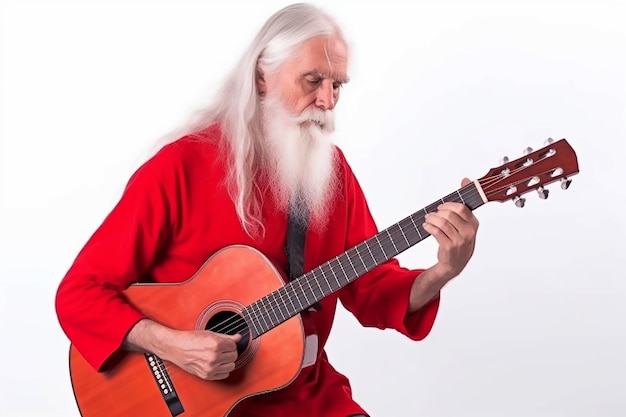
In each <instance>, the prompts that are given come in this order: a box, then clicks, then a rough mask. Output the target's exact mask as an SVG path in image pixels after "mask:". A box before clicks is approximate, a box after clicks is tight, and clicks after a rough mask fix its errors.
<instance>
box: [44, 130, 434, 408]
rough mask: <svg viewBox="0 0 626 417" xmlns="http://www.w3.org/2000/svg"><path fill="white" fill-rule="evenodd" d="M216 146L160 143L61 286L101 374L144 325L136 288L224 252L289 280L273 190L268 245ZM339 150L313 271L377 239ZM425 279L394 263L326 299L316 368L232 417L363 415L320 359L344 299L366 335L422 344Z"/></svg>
mask: <svg viewBox="0 0 626 417" xmlns="http://www.w3.org/2000/svg"><path fill="white" fill-rule="evenodd" d="M219 137H220V132H219V129H218V128H216V127H212V128H209V129H207V130H206V132H205V135H204V137H202V138H198V137H195V138H192V137H185V138H182V139H179V140H177V141H175V142H173V143H171V144H168V145H166V146H164V147H163V148H162V149H161V150H160V151H159V152H158V153H157V154H156V155H155V156H153V157H152V158H151V159H150V160H148V161H147V162H146V163H145V164H143V165H142V166H141V167H140V168H139V169H138V170H137V171H136V172H135V173H134V174H133V176H132V177H131V179H130V181H129V182H128V185H127V187H126V189H125V190H124V193H123V195H122V197H121V199H120V201H119V202H118V204H117V205H116V206H115V207H114V208H113V210H112V211H111V213H110V214H109V215H108V216H107V217H106V218H105V219H104V221H103V223H102V225H101V226H100V227H99V228H98V229H97V230H96V231H95V233H94V234H93V235H92V237H91V238H90V239H89V240H88V242H87V243H86V245H85V246H84V247H83V249H82V250H81V251H80V253H79V254H78V256H77V258H76V260H75V261H74V263H73V265H72V266H71V268H70V269H69V271H68V272H67V274H66V276H65V277H64V279H63V280H62V282H61V284H60V286H59V289H58V293H57V299H56V308H57V314H58V317H59V321H60V323H61V326H62V328H63V330H64V331H65V333H66V334H67V336H68V337H69V339H70V340H71V342H72V344H73V345H74V346H75V347H76V349H78V351H79V352H80V353H81V354H82V355H83V356H84V357H85V359H86V360H87V361H88V362H89V363H90V364H91V365H93V367H94V368H95V369H98V370H103V369H106V366H107V360H108V359H109V358H111V356H112V355H113V354H114V353H115V352H117V351H118V350H119V349H120V346H121V345H122V342H123V340H124V338H125V336H126V334H127V333H128V332H129V330H130V329H131V328H132V327H133V325H134V324H135V323H136V322H137V321H139V320H140V319H142V318H144V315H143V314H142V313H141V312H139V311H137V310H135V309H134V308H133V307H131V306H130V305H128V304H127V303H125V302H124V301H123V300H122V298H121V297H120V296H119V294H120V292H121V291H123V290H124V289H125V288H127V287H128V286H129V285H130V284H132V283H134V282H137V281H153V282H161V283H164V282H182V281H184V280H186V279H188V278H189V277H191V276H192V275H193V274H194V273H195V272H196V271H197V270H198V269H199V268H200V267H201V266H202V264H203V263H204V262H205V261H206V260H207V259H208V258H209V257H210V256H211V255H212V254H214V253H215V252H216V251H218V250H219V249H221V248H223V247H226V246H229V245H233V244H243V245H248V246H251V247H253V248H256V249H258V250H259V251H260V252H262V253H263V254H264V255H265V256H266V257H267V258H268V259H269V260H270V261H271V262H272V263H273V264H274V265H275V266H276V267H277V268H278V269H279V270H281V271H285V269H286V265H287V259H286V255H285V250H284V249H285V239H286V232H287V216H286V215H284V214H282V213H279V212H278V211H277V210H276V208H275V204H274V203H273V199H272V196H271V195H270V193H267V195H266V196H265V199H264V206H263V216H264V219H265V223H264V225H265V237H264V238H263V239H259V240H253V239H252V238H251V237H250V236H248V235H247V234H246V233H245V231H244V230H243V228H242V227H241V224H240V222H239V219H238V217H237V215H236V213H235V210H234V205H233V202H232V200H231V199H230V196H229V194H228V190H227V188H226V186H225V178H226V173H227V167H226V162H225V159H226V158H224V155H223V154H222V151H221V148H220V147H219V145H218V141H219V140H220V139H219ZM337 153H338V158H339V164H338V165H339V167H338V169H339V175H340V178H341V181H340V184H341V185H340V187H339V197H338V198H336V201H335V203H334V205H333V207H332V212H331V213H330V215H329V216H328V219H329V220H328V222H329V223H328V224H327V226H326V228H325V229H324V230H325V231H323V232H319V231H315V230H309V232H308V234H307V238H306V246H305V271H308V270H310V269H313V268H314V267H316V266H318V265H319V264H321V263H323V262H325V261H327V260H329V259H330V258H333V257H334V256H336V255H338V254H340V253H342V252H344V251H345V250H347V249H348V248H351V247H352V246H354V245H356V244H358V243H360V242H362V241H363V240H365V239H367V238H368V237H370V236H372V235H374V234H375V233H377V228H376V225H375V223H374V220H373V219H372V216H371V214H370V211H369V209H368V206H367V203H366V200H365V197H364V195H363V192H362V190H361V188H360V186H359V184H358V182H357V180H356V178H355V176H354V174H353V173H352V170H351V169H350V167H349V165H348V163H347V162H346V160H345V158H344V156H343V154H342V153H341V152H340V151H339V150H337ZM420 272H421V271H420V270H408V269H404V268H401V267H400V266H399V265H398V263H397V262H396V261H395V260H391V261H389V262H387V263H385V264H383V265H380V266H379V267H376V268H375V269H374V270H373V271H371V272H369V273H367V274H365V275H364V276H362V277H361V278H359V279H357V280H356V281H355V282H353V283H351V284H349V285H347V286H346V287H344V288H342V289H341V290H339V291H337V292H336V293H334V294H332V295H330V296H328V297H327V298H325V299H324V300H323V301H322V302H321V306H322V308H321V311H319V312H315V313H312V314H311V316H312V317H313V321H314V324H315V328H316V330H317V331H316V332H317V334H318V337H319V348H318V352H319V353H318V357H317V360H316V362H315V364H314V365H312V366H308V367H306V368H303V370H302V372H301V373H300V375H299V376H298V377H297V378H296V379H295V380H294V381H293V382H292V383H291V384H290V385H289V386H288V387H286V388H285V389H283V390H280V391H277V392H275V393H271V394H266V395H262V396H257V397H253V398H251V399H248V400H246V401H244V402H243V403H242V404H241V405H240V406H238V407H237V408H236V409H235V411H234V412H233V413H231V415H230V416H239V415H242V416H243V415H246V416H257V415H258V416H270V415H271V416H277V417H279V416H289V417H291V416H294V415H298V416H300V417H306V416H322V415H323V416H332V417H346V416H347V415H350V414H353V413H364V411H363V410H362V408H361V407H359V406H358V405H357V404H356V403H355V402H354V401H353V400H352V396H351V390H350V385H349V383H348V380H347V378H346V377H345V376H343V375H342V374H340V373H339V372H337V371H336V370H335V369H334V368H333V367H332V366H331V365H330V364H329V362H328V360H327V358H326V354H325V352H324V345H325V343H326V341H327V339H328V335H329V333H330V330H331V326H332V322H333V318H334V314H335V308H336V304H337V300H338V299H339V300H340V301H341V303H342V304H343V305H344V306H345V307H346V308H347V309H348V310H349V311H351V312H352V313H353V314H354V315H355V317H356V318H357V319H358V320H359V322H360V323H361V324H363V325H364V326H372V327H378V328H381V329H385V328H393V329H396V330H398V331H399V332H401V333H403V334H405V335H407V336H408V337H410V338H411V339H414V340H420V339H422V338H424V337H425V336H426V335H427V334H428V333H429V331H430V329H431V327H432V325H433V322H434V319H435V316H436V313H437V308H438V305H439V299H438V298H436V299H434V300H433V301H431V302H430V303H429V304H427V305H426V306H424V307H423V308H422V309H421V310H420V311H418V312H416V313H414V314H412V315H410V316H407V315H406V311H407V308H408V298H409V291H410V287H411V284H412V282H413V280H414V279H415V277H416V276H417V275H418V274H419V273H420ZM244 408H247V409H246V410H244Z"/></svg>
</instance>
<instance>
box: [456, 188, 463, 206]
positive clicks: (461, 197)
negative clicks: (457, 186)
mask: <svg viewBox="0 0 626 417" xmlns="http://www.w3.org/2000/svg"><path fill="white" fill-rule="evenodd" d="M456 193H457V194H458V195H459V198H460V199H461V202H462V203H463V204H465V200H464V199H463V196H462V195H461V193H460V192H459V190H457V191H456Z"/></svg>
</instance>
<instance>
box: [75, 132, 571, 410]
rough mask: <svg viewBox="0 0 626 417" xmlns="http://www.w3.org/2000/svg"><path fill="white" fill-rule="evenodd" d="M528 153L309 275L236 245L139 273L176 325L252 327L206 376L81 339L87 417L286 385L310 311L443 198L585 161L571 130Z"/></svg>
mask: <svg viewBox="0 0 626 417" xmlns="http://www.w3.org/2000/svg"><path fill="white" fill-rule="evenodd" d="M527 151H528V152H527V153H526V155H525V156H523V157H521V158H518V159H516V160H513V161H508V160H506V158H505V160H504V163H503V164H502V165H500V166H498V167H497V168H492V169H491V170H490V171H489V172H488V173H487V174H486V175H485V176H484V177H482V178H480V179H478V180H475V181H474V182H472V183H470V184H468V185H466V186H464V187H462V188H460V189H458V190H457V191H455V192H453V193H451V194H448V195H447V196H445V197H443V198H441V199H440V200H438V201H436V202H434V203H432V204H430V205H428V206H426V207H424V208H423V209H421V210H419V211H417V212H415V213H413V214H411V215H410V216H408V217H406V218H404V219H403V220H400V221H399V222H398V223H396V224H394V225H393V226H391V227H389V228H387V229H385V230H383V231H381V232H380V233H378V234H376V235H374V236H372V237H371V238H369V239H367V240H365V241H363V242H362V243H360V244H358V245H356V246H354V247H353V248H351V249H349V250H347V251H345V252H344V253H342V254H340V255H338V256H336V257H335V258H333V259H331V260H329V261H327V262H325V263H324V264H322V265H320V266H318V267H317V268H315V269H313V270H311V271H309V272H307V273H305V274H304V275H302V276H301V277H299V278H297V279H295V280H293V281H291V282H289V283H287V284H285V282H284V280H283V279H282V277H281V274H280V273H279V272H278V271H277V270H276V268H275V267H274V266H273V265H272V264H271V263H270V262H269V260H268V259H267V258H265V257H264V256H263V254H261V253H259V252H257V251H256V250H254V249H252V248H249V247H245V246H231V247H227V248H224V249H222V250H221V251H219V252H217V253H216V254H214V255H213V256H212V257H211V258H210V259H208V260H207V261H206V263H205V264H204V265H203V266H202V267H201V268H200V270H198V271H197V272H196V274H195V275H194V276H193V277H191V278H189V279H188V280H186V281H184V282H182V283H179V284H150V283H145V284H144V283H139V284H133V285H131V286H129V287H128V288H127V289H126V290H125V291H124V293H123V295H124V297H125V298H126V299H127V300H128V302H130V303H131V304H133V305H134V306H135V307H136V308H138V309H139V310H140V311H142V312H143V313H144V314H146V315H147V316H148V317H151V318H152V319H154V320H155V321H158V322H160V323H162V324H164V325H166V326H169V327H172V328H176V329H206V330H210V331H214V332H219V333H225V334H237V333H240V334H242V335H243V338H242V340H241V341H240V343H239V345H238V353H239V357H238V359H237V361H236V369H235V371H233V372H232V373H231V374H230V376H229V377H228V378H227V379H225V380H221V381H205V380H202V379H200V378H197V377H195V376H192V375H190V374H188V373H186V372H184V371H183V370H182V369H180V368H178V367H176V366H175V365H173V364H171V363H168V362H165V361H163V360H161V359H160V358H159V357H157V356H155V355H152V354H144V353H138V352H128V353H127V354H125V355H124V357H123V358H122V359H121V361H120V362H119V363H118V364H116V366H115V367H114V368H113V369H112V370H110V371H107V372H102V373H98V372H96V371H95V370H94V369H93V368H92V367H91V365H89V364H88V363H87V362H86V361H85V359H84V358H83V357H82V356H81V354H80V353H79V352H78V351H77V350H76V349H75V347H74V346H71V347H70V360H69V364H70V374H71V380H72V387H73V390H74V395H75V397H76V402H77V404H78V408H79V410H80V413H81V414H82V416H83V417H136V416H151V417H173V416H178V415H181V416H183V417H225V416H228V414H229V413H230V412H231V411H232V410H233V408H234V407H235V406H236V405H237V404H238V403H239V402H241V401H242V400H244V399H245V398H248V397H250V396H253V395H260V394H263V393H267V392H270V391H275V390H279V389H281V388H284V387H286V386H287V385H289V383H290V382H292V381H293V380H294V379H295V378H296V377H297V376H298V374H299V372H300V369H301V365H302V361H303V357H304V338H305V335H304V329H303V326H302V319H301V316H300V314H299V313H300V312H302V311H304V310H306V309H308V308H309V307H310V306H312V305H314V304H315V303H316V302H318V301H320V300H321V299H322V298H324V297H326V296H327V295H329V294H331V293H333V292H335V291H337V290H339V289H340V288H342V287H344V286H345V285H347V284H349V283H350V282H352V281H354V280H356V279H357V278H358V277H359V276H361V275H363V274H365V273H366V272H368V271H370V270H371V269H373V268H375V267H376V266H378V265H380V264H381V263H383V262H385V261H387V260H388V259H390V258H392V257H394V256H396V255H398V254H399V253H401V252H403V251H405V250H406V249H408V248H410V247H411V246H413V245H415V244H417V243H419V242H420V241H422V240H424V239H425V238H427V237H428V236H429V234H428V233H427V232H426V231H425V230H424V229H423V227H422V224H423V223H424V216H425V215H426V214H427V213H429V212H432V211H435V210H436V208H437V206H438V205H439V204H441V203H442V202H450V201H452V202H461V203H463V204H465V205H466V206H467V207H469V208H470V209H471V210H474V209H476V208H478V207H480V206H482V205H483V204H485V203H487V202H491V201H499V202H503V201H508V200H513V201H514V202H515V205H517V206H518V207H523V206H524V201H525V199H524V197H522V195H524V194H526V193H528V192H531V191H533V190H536V191H537V192H538V193H539V197H540V198H542V199H545V198H547V197H548V190H547V189H546V188H545V186H546V185H548V184H550V183H553V182H556V181H560V182H561V188H563V189H567V188H568V187H569V185H570V183H571V179H570V177H571V176H572V175H575V174H577V173H578V161H577V158H576V154H575V152H574V150H573V149H572V147H571V146H570V145H569V143H568V142H567V141H566V140H565V139H561V140H558V141H552V140H551V139H549V141H548V144H547V145H546V146H544V147H543V148H541V149H539V150H537V151H534V152H533V151H532V150H531V149H530V148H529V149H528V150H527Z"/></svg>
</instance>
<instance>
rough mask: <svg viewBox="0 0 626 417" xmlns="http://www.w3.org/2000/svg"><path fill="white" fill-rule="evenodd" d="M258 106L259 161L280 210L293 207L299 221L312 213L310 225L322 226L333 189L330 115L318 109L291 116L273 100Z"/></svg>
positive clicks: (335, 184)
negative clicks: (260, 129)
mask: <svg viewBox="0 0 626 417" xmlns="http://www.w3.org/2000/svg"><path fill="white" fill-rule="evenodd" d="M261 105H262V112H263V116H262V121H263V133H264V137H263V142H262V144H263V146H262V148H263V151H262V152H263V162H264V166H265V167H266V170H265V172H266V175H267V177H268V179H269V185H270V187H271V190H272V192H273V194H274V198H275V200H276V203H277V204H278V208H279V209H280V210H282V211H283V212H286V211H287V210H288V209H289V203H290V201H291V200H293V199H295V198H296V196H299V197H298V199H299V201H300V202H301V203H304V205H303V204H298V205H297V206H296V207H295V211H294V207H293V206H292V213H293V214H294V215H295V217H296V219H297V220H298V221H300V222H302V221H303V220H307V219H305V217H306V214H307V212H309V213H310V218H309V219H308V220H309V227H313V228H317V229H319V228H323V227H324V225H325V223H326V221H327V219H328V212H329V210H330V208H331V203H332V202H333V200H334V195H335V191H336V186H337V176H336V154H335V149H334V145H333V143H332V140H331V133H332V132H333V131H334V130H335V125H334V118H333V113H332V112H331V111H329V110H327V111H324V110H320V109H317V108H313V109H306V110H305V111H303V112H302V113H301V114H299V115H293V114H290V113H289V112H288V111H286V110H285V108H284V106H283V105H282V104H281V103H280V100H279V99H277V98H270V97H266V98H265V99H264V100H263V102H262V103H261Z"/></svg>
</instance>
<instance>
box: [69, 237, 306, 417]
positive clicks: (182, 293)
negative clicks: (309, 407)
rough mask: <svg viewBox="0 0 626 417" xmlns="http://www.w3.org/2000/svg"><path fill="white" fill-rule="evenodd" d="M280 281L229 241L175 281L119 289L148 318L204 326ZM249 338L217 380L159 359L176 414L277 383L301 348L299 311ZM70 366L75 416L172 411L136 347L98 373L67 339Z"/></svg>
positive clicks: (286, 379)
mask: <svg viewBox="0 0 626 417" xmlns="http://www.w3.org/2000/svg"><path fill="white" fill-rule="evenodd" d="M282 285H283V280H282V278H281V276H280V274H279V273H278V271H277V270H276V269H275V268H274V266H273V265H272V264H271V263H270V262H269V260H267V259H266V258H265V257H264V256H263V255H262V254H260V253H259V252H258V251H256V250H254V249H252V248H248V247H244V246H232V247H228V248H225V249H222V250H221V251H219V252H218V253H216V254H215V255H214V256H212V257H211V258H210V259H209V260H208V261H207V262H206V263H205V264H204V265H203V266H202V268H201V269H200V270H199V271H198V272H197V273H196V274H195V275H194V276H193V277H192V278H190V279H188V280H187V281H185V282H183V283H180V284H134V285H131V286H130V287H129V288H128V289H127V290H126V291H125V292H124V295H125V296H126V297H127V299H128V301H129V302H130V303H131V304H133V305H135V306H136V307H137V308H138V309H139V310H140V311H142V312H143V313H144V314H146V315H147V316H148V317H150V318H152V319H153V320H155V321H157V322H159V323H162V324H164V325H166V326H169V327H172V328H175V329H181V330H185V329H187V330H191V329H205V326H206V323H207V321H208V320H209V319H210V318H211V316H212V315H213V314H214V313H215V312H216V310H219V309H220V308H221V307H220V306H222V307H223V306H227V307H229V308H230V307H232V306H237V305H239V306H240V308H243V307H245V306H247V305H249V304H251V303H253V302H255V301H257V300H258V299H260V298H261V297H263V296H265V295H267V294H268V293H270V292H272V291H274V290H276V289H278V288H280V287H281V286H282ZM237 311H238V310H237ZM251 344H252V345H254V349H251V352H252V355H251V357H250V359H249V361H248V362H247V363H246V364H244V365H243V366H241V367H239V368H238V369H237V370H235V371H234V372H233V373H231V375H230V377H229V378H228V379H226V380H223V381H205V380H202V379H200V378H197V377H195V376H192V375H190V374H188V373H186V372H184V371H183V370H182V369H180V368H178V367H176V366H175V365H173V364H171V363H167V362H165V364H166V365H167V369H168V372H169V375H170V377H171V380H172V382H173V386H174V388H175V390H176V393H177V395H178V398H179V400H180V403H181V405H182V407H183V408H184V412H183V413H181V414H180V416H183V417H196V416H197V417H224V416H227V415H228V414H229V413H230V411H232V409H233V408H234V407H235V406H236V404H237V403H239V402H240V401H242V400H243V399H245V398H247V397H250V396H253V395H257V394H262V393H266V392H270V391H274V390H278V389H280V388H283V387H285V386H287V385H288V384H289V383H290V382H291V381H293V380H294V379H295V377H296V376H297V375H298V374H299V372H300V369H301V365H302V360H303V354H304V330H303V327H302V321H301V318H300V316H299V315H297V316H295V317H292V318H291V319H289V320H287V321H285V322H284V323H282V324H281V325H279V326H277V327H275V328H274V329H272V330H270V331H269V332H267V333H265V334H263V335H262V336H260V337H258V338H257V339H255V341H254V342H251ZM70 374H71V380H72V386H73V390H74V395H75V397H76V402H77V404H78V408H79V410H80V413H81V415H82V416H83V417H130V416H132V417H136V416H151V417H171V416H172V413H171V412H170V409H169V408H168V405H167V404H166V402H165V400H164V398H163V396H162V395H161V391H160V389H159V387H158V386H157V383H156V381H155V379H154V377H153V374H152V371H151V369H150V367H149V365H148V363H147V361H146V358H145V356H144V354H142V353H134V352H131V353H128V354H126V355H125V356H124V358H123V359H122V360H121V361H120V362H119V363H118V364H117V365H116V366H115V367H114V368H113V369H112V370H111V371H108V372H104V373H98V372H96V371H95V370H94V369H93V368H92V367H91V365H89V364H88V363H87V362H86V361H85V359H84V358H83V357H82V356H81V354H80V353H79V352H78V351H77V350H76V349H75V348H74V346H71V348H70Z"/></svg>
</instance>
